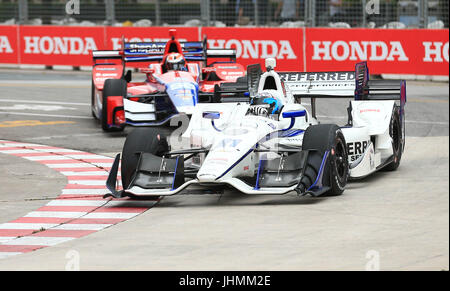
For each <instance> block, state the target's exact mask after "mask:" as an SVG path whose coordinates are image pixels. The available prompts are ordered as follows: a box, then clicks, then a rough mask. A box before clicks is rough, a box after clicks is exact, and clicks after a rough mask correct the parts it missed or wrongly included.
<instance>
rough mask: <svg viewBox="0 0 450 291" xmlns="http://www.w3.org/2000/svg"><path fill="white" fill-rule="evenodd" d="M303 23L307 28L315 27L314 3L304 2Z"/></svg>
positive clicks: (309, 0) (310, 0)
mask: <svg viewBox="0 0 450 291" xmlns="http://www.w3.org/2000/svg"><path fill="white" fill-rule="evenodd" d="M305 23H306V26H308V27H314V26H316V1H314V0H305Z"/></svg>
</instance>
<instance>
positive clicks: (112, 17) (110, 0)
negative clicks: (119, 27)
mask: <svg viewBox="0 0 450 291" xmlns="http://www.w3.org/2000/svg"><path fill="white" fill-rule="evenodd" d="M105 14H106V22H107V23H108V24H109V25H113V24H114V22H116V14H115V7H114V0H105Z"/></svg>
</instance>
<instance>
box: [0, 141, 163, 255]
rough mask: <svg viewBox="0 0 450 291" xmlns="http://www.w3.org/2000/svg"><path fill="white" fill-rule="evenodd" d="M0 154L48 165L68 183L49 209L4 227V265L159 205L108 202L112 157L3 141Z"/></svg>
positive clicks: (0, 250) (0, 241)
mask: <svg viewBox="0 0 450 291" xmlns="http://www.w3.org/2000/svg"><path fill="white" fill-rule="evenodd" d="M0 153H3V154H10V155H13V156H17V157H22V158H24V159H27V160H30V161H35V162H37V163H40V164H43V165H46V166H47V167H50V168H52V169H54V170H56V171H58V172H60V173H61V174H63V175H64V176H66V177H67V180H68V184H67V185H66V186H65V187H64V189H63V190H62V193H61V194H60V195H59V196H58V197H57V198H55V199H54V200H51V201H50V202H48V203H47V204H46V205H45V206H43V207H41V208H39V209H37V210H36V211H32V212H30V213H28V214H27V215H25V216H24V217H21V218H18V219H16V220H13V221H10V222H7V223H0V259H1V258H5V257H9V256H13V255H17V254H22V253H26V252H30V251H34V250H37V249H40V248H44V247H47V246H53V245H56V244H59V243H63V242H66V241H70V240H73V239H75V238H79V237H82V236H86V235H88V234H91V233H93V232H97V231H99V230H102V229H105V228H107V227H110V226H112V225H114V224H117V223H119V222H122V221H125V220H127V219H130V218H133V217H135V216H137V215H139V214H141V213H143V212H144V211H146V210H148V209H149V208H151V207H152V206H153V205H155V204H156V203H157V200H131V199H112V198H107V199H103V195H104V194H106V193H108V192H109V191H108V190H107V189H106V186H105V183H106V179H107V177H108V171H109V170H110V167H111V165H112V163H113V161H114V159H113V158H111V157H106V156H102V155H97V154H92V153H87V152H82V151H77V150H71V149H64V148H58V147H52V146H45V145H37V144H30V143H20V142H13V141H3V140H0Z"/></svg>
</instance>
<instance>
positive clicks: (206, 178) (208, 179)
mask: <svg viewBox="0 0 450 291" xmlns="http://www.w3.org/2000/svg"><path fill="white" fill-rule="evenodd" d="M216 178H217V176H216V175H212V174H198V175H197V179H198V181H199V182H204V183H212V182H214V181H215V180H216Z"/></svg>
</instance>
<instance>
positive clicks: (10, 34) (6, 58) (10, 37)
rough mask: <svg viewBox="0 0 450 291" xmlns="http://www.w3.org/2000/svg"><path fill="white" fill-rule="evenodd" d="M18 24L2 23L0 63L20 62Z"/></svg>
mask: <svg viewBox="0 0 450 291" xmlns="http://www.w3.org/2000/svg"><path fill="white" fill-rule="evenodd" d="M17 29H18V28H17V26H15V25H12V26H5V25H0V64H18V63H19V62H20V61H19V55H20V54H19V51H18V47H17Z"/></svg>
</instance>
